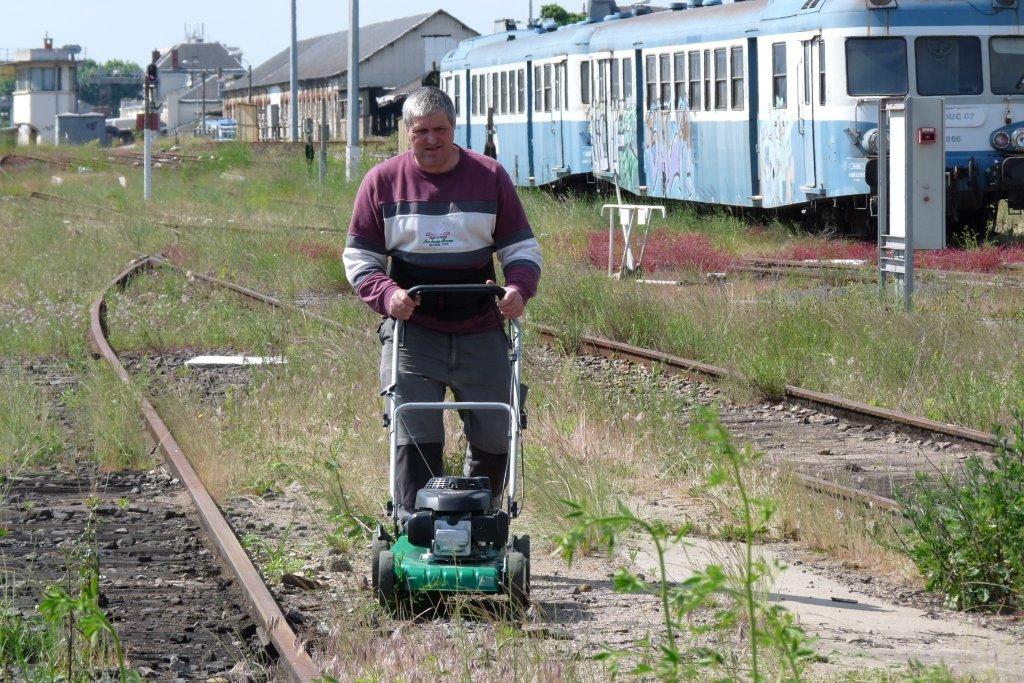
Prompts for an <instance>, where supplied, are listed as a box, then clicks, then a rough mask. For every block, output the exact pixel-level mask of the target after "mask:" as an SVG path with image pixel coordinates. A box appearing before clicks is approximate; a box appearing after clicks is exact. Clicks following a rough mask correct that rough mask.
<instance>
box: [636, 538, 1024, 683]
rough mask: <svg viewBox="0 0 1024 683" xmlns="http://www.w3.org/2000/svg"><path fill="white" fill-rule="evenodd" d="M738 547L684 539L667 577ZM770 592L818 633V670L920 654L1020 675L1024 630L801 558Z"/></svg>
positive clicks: (1023, 674) (766, 553)
mask: <svg viewBox="0 0 1024 683" xmlns="http://www.w3.org/2000/svg"><path fill="white" fill-rule="evenodd" d="M740 548H741V546H739V545H737V544H734V543H726V542H719V541H709V540H706V539H700V538H691V539H688V545H687V546H683V547H676V548H673V549H672V550H671V551H670V552H669V554H668V556H667V566H668V573H669V577H670V579H671V580H673V581H682V580H684V579H686V578H687V577H689V576H690V575H691V574H692V573H693V571H695V570H697V569H700V568H703V567H706V566H707V565H709V564H713V563H718V564H722V563H723V562H729V560H730V558H734V557H736V556H737V553H738V552H739V549H740ZM756 552H757V553H758V554H759V556H760V557H761V558H762V559H764V560H765V561H767V562H769V563H772V562H774V561H776V560H778V561H780V562H782V561H783V558H782V557H781V556H780V555H779V553H777V552H775V551H774V550H772V549H769V548H764V547H758V548H756ZM635 561H636V563H637V564H638V565H639V566H640V567H641V569H643V570H646V571H652V570H653V569H654V568H655V567H656V564H657V562H656V558H655V556H654V554H653V552H651V551H650V550H649V549H644V550H642V551H641V552H640V553H639V554H638V555H637V557H636V560H635ZM769 599H770V600H771V601H772V602H774V603H778V604H779V605H782V606H783V607H785V608H786V609H787V610H790V611H791V612H793V613H794V614H796V616H797V618H798V620H799V622H800V624H801V625H803V627H804V628H805V629H806V630H807V632H808V633H810V634H812V635H815V636H817V637H818V638H819V640H818V642H817V643H816V645H815V650H816V651H817V652H818V653H819V654H821V655H824V656H825V657H827V659H828V662H827V663H824V664H817V665H815V668H814V672H815V673H817V674H821V675H826V674H828V673H839V672H842V671H849V670H851V669H865V668H879V669H884V668H900V667H903V666H905V665H906V664H907V662H908V661H909V660H911V659H917V660H920V661H921V662H922V663H925V664H939V663H941V662H944V663H945V664H946V665H948V666H949V667H950V668H951V669H952V670H954V671H956V672H958V673H968V672H970V673H974V674H982V675H991V676H995V677H996V678H997V680H1001V681H1020V680H1024V638H1021V637H1019V636H1015V635H1013V634H1011V633H1008V632H1006V631H1001V630H998V629H996V628H991V627H985V626H979V625H977V624H974V623H971V618H970V617H969V616H968V615H963V614H952V613H943V614H937V613H936V612H929V611H925V610H922V609H917V608H915V607H909V606H903V605H897V604H894V603H892V602H889V601H886V600H883V599H880V598H876V597H873V596H871V595H868V594H867V593H864V592H860V591H857V590H855V589H852V588H850V587H849V586H847V585H844V584H843V583H840V582H839V581H837V580H836V579H835V578H833V577H831V576H829V575H826V574H824V573H820V572H818V571H816V570H815V569H812V568H809V567H807V566H806V565H804V566H788V567H786V568H785V569H783V570H782V571H781V572H779V574H778V575H777V576H776V577H775V580H774V581H773V582H772V584H771V587H770V592H769Z"/></svg>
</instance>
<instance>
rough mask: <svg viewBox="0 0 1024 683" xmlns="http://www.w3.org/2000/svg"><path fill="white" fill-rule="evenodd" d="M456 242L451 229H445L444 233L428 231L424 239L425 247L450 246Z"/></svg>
mask: <svg viewBox="0 0 1024 683" xmlns="http://www.w3.org/2000/svg"><path fill="white" fill-rule="evenodd" d="M454 243H455V238H454V237H452V233H451V230H445V231H444V232H442V233H436V232H429V231H428V232H427V233H426V235H425V236H424V240H423V246H425V247H450V246H451V245H452V244H454Z"/></svg>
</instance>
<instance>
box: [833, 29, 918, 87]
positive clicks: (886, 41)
mask: <svg viewBox="0 0 1024 683" xmlns="http://www.w3.org/2000/svg"><path fill="white" fill-rule="evenodd" d="M846 91H847V93H849V94H850V95H902V94H905V93H906V92H907V42H906V41H905V40H903V38H848V39H847V40H846Z"/></svg>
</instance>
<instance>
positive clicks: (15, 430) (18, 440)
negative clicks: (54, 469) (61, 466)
mask: <svg viewBox="0 0 1024 683" xmlns="http://www.w3.org/2000/svg"><path fill="white" fill-rule="evenodd" d="M63 447H64V434H63V432H62V430H61V426H60V423H59V421H58V420H57V417H56V416H55V415H54V413H53V410H52V409H51V407H50V401H49V399H48V397H47V396H46V395H45V393H44V392H43V390H42V389H41V388H40V387H39V386H38V385H36V384H34V383H32V382H30V381H28V380H27V379H24V378H22V377H20V376H18V375H12V374H6V373H0V472H10V471H12V470H18V469H20V468H22V467H26V466H31V465H34V464H38V463H40V462H47V461H51V460H53V458H55V457H56V456H57V454H59V453H60V451H61V449H62V448H63Z"/></svg>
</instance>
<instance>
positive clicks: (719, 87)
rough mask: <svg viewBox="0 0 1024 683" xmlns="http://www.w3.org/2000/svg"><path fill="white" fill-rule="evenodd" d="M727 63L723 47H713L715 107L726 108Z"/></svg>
mask: <svg viewBox="0 0 1024 683" xmlns="http://www.w3.org/2000/svg"><path fill="white" fill-rule="evenodd" d="M727 69H728V63H727V62H726V61H725V48H724V47H720V48H716V49H715V109H727V108H728V106H729V102H728V101H727V97H728V90H729V72H728V71H727Z"/></svg>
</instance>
